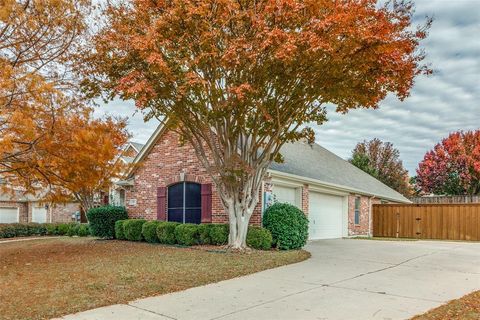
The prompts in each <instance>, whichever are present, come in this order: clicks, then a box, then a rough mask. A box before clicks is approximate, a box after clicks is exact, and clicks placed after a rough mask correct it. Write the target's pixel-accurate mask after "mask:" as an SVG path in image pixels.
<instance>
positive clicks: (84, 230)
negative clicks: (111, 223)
mask: <svg viewBox="0 0 480 320" xmlns="http://www.w3.org/2000/svg"><path fill="white" fill-rule="evenodd" d="M89 235H90V228H89V227H88V224H86V223H82V224H81V225H80V226H79V228H78V230H77V236H79V237H88V236H89Z"/></svg>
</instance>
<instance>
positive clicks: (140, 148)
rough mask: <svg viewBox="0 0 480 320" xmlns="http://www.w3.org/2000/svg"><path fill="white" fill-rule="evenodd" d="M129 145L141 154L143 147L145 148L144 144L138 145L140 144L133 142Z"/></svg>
mask: <svg viewBox="0 0 480 320" xmlns="http://www.w3.org/2000/svg"><path fill="white" fill-rule="evenodd" d="M129 143H130V144H131V145H132V147H134V148H135V150H137V152H140V151H141V150H142V149H143V147H144V146H145V145H144V144H143V143H138V142H133V141H130V142H129Z"/></svg>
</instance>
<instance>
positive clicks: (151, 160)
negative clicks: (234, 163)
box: [125, 131, 262, 224]
mask: <svg viewBox="0 0 480 320" xmlns="http://www.w3.org/2000/svg"><path fill="white" fill-rule="evenodd" d="M180 181H189V182H197V183H212V180H211V178H210V176H209V174H208V173H207V172H206V170H205V169H204V168H203V166H202V165H201V164H200V162H199V160H198V159H197V157H196V155H195V152H194V150H193V147H192V146H191V145H190V144H188V143H185V144H180V142H179V136H178V134H176V133H174V132H172V131H167V132H164V133H163V134H162V135H161V136H160V137H159V139H158V141H157V142H156V143H155V145H154V146H153V148H152V150H151V151H150V152H149V153H148V155H147V156H146V157H145V158H144V160H143V161H142V163H141V164H140V167H139V168H138V169H136V171H135V175H134V185H133V187H129V188H127V190H126V194H125V196H126V207H127V210H128V213H129V216H130V217H131V218H144V219H148V220H156V219H157V188H158V187H168V186H169V185H171V184H174V183H177V182H180ZM260 192H262V191H261V190H260ZM131 199H136V205H131V204H130V200H131ZM261 203H262V201H261V197H260V201H259V202H258V204H257V207H256V208H255V211H254V213H253V215H252V218H251V220H250V222H251V223H252V224H260V223H261ZM212 222H213V223H227V222H228V215H227V214H226V213H225V210H224V208H223V205H222V203H221V200H220V198H219V196H218V193H217V192H216V188H215V185H214V184H213V183H212Z"/></svg>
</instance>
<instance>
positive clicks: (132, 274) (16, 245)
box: [0, 238, 310, 320]
mask: <svg viewBox="0 0 480 320" xmlns="http://www.w3.org/2000/svg"><path fill="white" fill-rule="evenodd" d="M309 257H310V254H309V253H308V252H306V251H303V250H300V251H283V252H279V251H263V252H262V251H253V252H251V253H244V254H240V253H226V252H218V251H217V252H211V251H207V250H198V249H189V248H175V247H166V246H161V245H153V244H148V243H138V242H127V241H113V240H112V241H102V240H95V239H92V238H52V239H44V240H32V241H24V242H12V243H3V244H0V288H1V290H0V310H1V311H0V313H1V316H0V318H1V319H4V320H7V319H47V318H52V317H58V316H61V315H65V314H69V313H74V312H78V311H82V310H88V309H92V308H96V307H101V306H106V305H111V304H116V303H125V302H128V301H131V300H134V299H138V298H142V297H148V296H153V295H160V294H165V293H169V292H174V291H179V290H184V289H187V288H191V287H196V286H201V285H204V284H208V283H212V282H217V281H221V280H225V279H230V278H234V277H238V276H242V275H246V274H250V273H254V272H257V271H261V270H265V269H269V268H274V267H278V266H282V265H286V264H290V263H295V262H299V261H303V260H305V259H308V258H309Z"/></svg>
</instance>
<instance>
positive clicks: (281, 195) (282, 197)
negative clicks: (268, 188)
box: [273, 185, 300, 207]
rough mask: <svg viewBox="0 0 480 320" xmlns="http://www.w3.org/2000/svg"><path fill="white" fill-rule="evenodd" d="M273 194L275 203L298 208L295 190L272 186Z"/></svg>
mask: <svg viewBox="0 0 480 320" xmlns="http://www.w3.org/2000/svg"><path fill="white" fill-rule="evenodd" d="M273 194H274V195H275V200H276V201H277V202H281V203H290V204H293V205H294V206H297V207H299V206H300V205H299V201H298V196H297V189H295V188H292V187H284V186H277V185H274V186H273Z"/></svg>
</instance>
